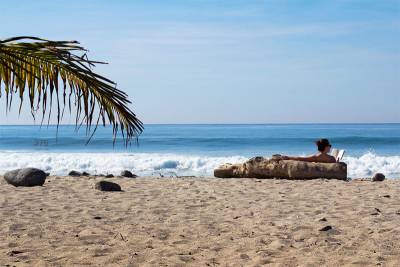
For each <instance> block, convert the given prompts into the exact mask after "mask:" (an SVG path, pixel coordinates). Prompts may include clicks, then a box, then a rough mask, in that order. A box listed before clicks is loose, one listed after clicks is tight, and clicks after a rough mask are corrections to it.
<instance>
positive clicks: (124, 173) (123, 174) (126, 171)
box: [121, 170, 137, 178]
mask: <svg viewBox="0 0 400 267" xmlns="http://www.w3.org/2000/svg"><path fill="white" fill-rule="evenodd" d="M121 176H122V177H127V178H136V177H137V175H135V174H133V173H132V172H130V171H128V170H125V171H122V172H121Z"/></svg>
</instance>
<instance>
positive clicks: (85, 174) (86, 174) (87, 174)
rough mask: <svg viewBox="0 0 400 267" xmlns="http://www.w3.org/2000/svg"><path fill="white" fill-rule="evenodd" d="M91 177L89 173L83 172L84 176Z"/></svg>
mask: <svg viewBox="0 0 400 267" xmlns="http://www.w3.org/2000/svg"><path fill="white" fill-rule="evenodd" d="M89 175H90V173H88V172H82V176H89Z"/></svg>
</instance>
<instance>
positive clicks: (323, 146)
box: [282, 139, 336, 163]
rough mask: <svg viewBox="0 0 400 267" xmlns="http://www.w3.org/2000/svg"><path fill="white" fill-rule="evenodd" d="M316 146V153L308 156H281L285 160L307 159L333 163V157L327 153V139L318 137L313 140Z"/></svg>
mask: <svg viewBox="0 0 400 267" xmlns="http://www.w3.org/2000/svg"><path fill="white" fill-rule="evenodd" d="M315 144H316V145H317V147H318V153H317V154H315V155H312V156H308V157H290V156H282V159H286V160H299V161H307V162H322V163H335V162H336V159H335V157H333V156H331V155H329V154H328V153H329V152H330V151H331V147H332V146H331V144H330V143H329V141H328V139H320V140H318V141H316V142H315Z"/></svg>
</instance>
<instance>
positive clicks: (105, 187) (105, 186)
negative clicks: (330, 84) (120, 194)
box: [95, 181, 121, 191]
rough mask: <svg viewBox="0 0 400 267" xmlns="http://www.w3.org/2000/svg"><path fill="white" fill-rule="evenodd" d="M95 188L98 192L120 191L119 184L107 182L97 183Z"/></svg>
mask: <svg viewBox="0 0 400 267" xmlns="http://www.w3.org/2000/svg"><path fill="white" fill-rule="evenodd" d="M95 188H96V189H98V190H100V191H121V186H120V185H119V184H117V183H113V182H108V181H100V182H97V183H96V185H95Z"/></svg>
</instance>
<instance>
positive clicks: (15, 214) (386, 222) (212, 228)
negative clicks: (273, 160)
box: [0, 177, 400, 266]
mask: <svg viewBox="0 0 400 267" xmlns="http://www.w3.org/2000/svg"><path fill="white" fill-rule="evenodd" d="M102 179H105V178H102ZM99 180H101V178H98V177H96V178H95V177H78V178H76V177H49V178H48V179H47V181H46V184H45V185H44V186H43V187H32V188H23V187H18V188H16V187H13V186H11V185H8V184H6V182H5V181H4V180H3V178H1V177H0V216H1V220H0V265H1V266H3V265H7V264H8V265H10V266H263V265H270V266H297V265H301V266H338V265H354V266H376V265H382V266H400V181H393V180H391V181H390V180H389V181H384V182H376V183H373V182H365V181H364V182H361V181H352V182H343V181H327V180H313V181H288V180H260V179H216V178H155V177H153V178H137V179H129V178H111V179H106V180H109V181H113V182H117V183H119V184H120V185H121V186H122V189H123V190H124V192H101V191H98V190H95V189H94V183H95V182H96V181H99ZM327 226H330V227H332V229H330V230H327V231H321V229H322V228H324V227H325V228H329V227H327Z"/></svg>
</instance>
